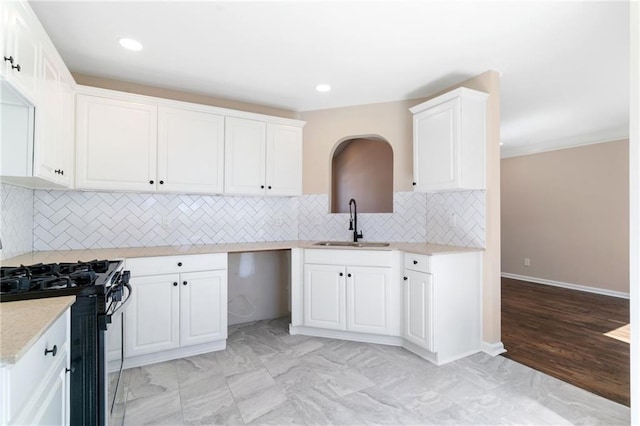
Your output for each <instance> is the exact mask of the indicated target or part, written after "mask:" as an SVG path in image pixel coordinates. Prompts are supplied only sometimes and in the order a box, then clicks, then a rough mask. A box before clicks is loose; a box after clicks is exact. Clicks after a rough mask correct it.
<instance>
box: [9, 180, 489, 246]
mask: <svg viewBox="0 0 640 426" xmlns="http://www.w3.org/2000/svg"><path fill="white" fill-rule="evenodd" d="M3 187H4V186H3ZM12 188H13V187H12ZM24 191H26V194H27V195H28V194H31V201H30V202H31V205H32V207H31V209H32V211H33V214H32V215H31V217H32V218H33V221H32V228H33V232H32V233H26V234H29V235H32V237H30V238H32V239H33V250H64V249H83V248H110V247H138V246H157V245H182V244H187V245H188V244H214V243H228V242H256V241H284V240H297V239H301V240H349V239H350V238H351V236H352V233H351V231H349V230H348V225H349V215H348V214H343V213H341V214H331V213H328V211H329V198H328V196H327V195H326V194H311V195H303V196H301V197H296V198H267V197H227V196H208V195H176V194H134V193H110V192H79V191H45V190H36V191H31V190H24ZM12 197H15V195H13V196H12ZM20 197H22V198H24V197H25V194H22V195H21V196H20ZM20 197H19V198H20ZM22 198H20V199H21V200H22ZM27 198H28V197H27ZM393 202H394V212H393V213H380V214H377V213H376V214H372V213H361V214H359V215H358V228H359V230H362V232H363V233H364V240H365V241H406V242H422V241H426V242H432V243H440V244H455V245H460V246H467V247H483V246H484V239H485V224H484V205H485V194H484V191H461V192H446V193H428V194H425V193H419V192H397V193H395V194H394V199H393ZM22 203H25V200H22ZM28 203H29V201H28V200H26V204H28ZM4 204H5V196H4V195H3V211H4ZM23 208H25V207H20V209H23ZM25 209H26V208H25ZM452 214H455V215H456V222H457V223H456V226H455V227H450V226H449V220H450V218H451V215H452ZM20 216H21V218H22V219H24V218H25V217H28V216H29V215H28V214H27V215H24V214H21V215H20ZM4 222H5V220H4V215H3V227H5V226H6V225H5V223H4ZM21 226H22V228H24V226H25V225H21ZM26 226H30V225H28V224H27V225H26ZM3 229H4V228H3ZM20 232H21V233H22V234H25V232H24V230H23V231H20ZM3 238H4V236H3ZM3 241H4V239H3ZM27 244H29V248H26V249H25V248H22V249H20V250H21V252H24V251H29V250H31V246H30V245H31V242H30V241H28V242H27ZM12 246H15V244H12ZM12 253H13V251H12ZM18 254H19V253H18ZM12 255H13V254H12ZM5 257H8V255H5Z"/></svg>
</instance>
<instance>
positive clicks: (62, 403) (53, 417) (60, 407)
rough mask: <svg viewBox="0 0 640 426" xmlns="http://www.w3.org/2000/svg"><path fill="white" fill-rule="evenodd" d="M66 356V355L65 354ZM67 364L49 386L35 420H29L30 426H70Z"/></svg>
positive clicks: (64, 364) (63, 365)
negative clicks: (31, 425) (32, 425)
mask: <svg viewBox="0 0 640 426" xmlns="http://www.w3.org/2000/svg"><path fill="white" fill-rule="evenodd" d="M65 355H66V354H65ZM66 367H67V363H66V362H64V363H63V364H62V367H61V368H60V370H59V371H58V374H57V375H56V376H55V379H54V381H52V382H50V383H49V384H47V389H45V395H44V397H43V399H42V401H41V403H40V404H39V405H38V407H37V411H36V413H35V416H34V418H33V419H31V420H29V424H34V425H68V424H69V395H68V388H69V385H68V378H69V375H68V373H67V372H66Z"/></svg>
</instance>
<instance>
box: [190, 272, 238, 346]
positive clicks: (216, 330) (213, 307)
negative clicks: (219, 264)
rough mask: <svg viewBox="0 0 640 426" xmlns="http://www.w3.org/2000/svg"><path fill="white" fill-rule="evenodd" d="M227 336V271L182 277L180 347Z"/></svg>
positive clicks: (192, 273)
mask: <svg viewBox="0 0 640 426" xmlns="http://www.w3.org/2000/svg"><path fill="white" fill-rule="evenodd" d="M226 337H227V271H226V270H219V271H205V272H190V273H184V274H180V346H188V345H196V344H200V343H209V342H213V341H215V340H220V339H226Z"/></svg>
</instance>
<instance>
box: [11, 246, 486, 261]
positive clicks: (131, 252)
mask: <svg viewBox="0 0 640 426" xmlns="http://www.w3.org/2000/svg"><path fill="white" fill-rule="evenodd" d="M316 242H317V241H269V242H259V243H228V244H201V245H184V246H156V247H127V248H106V249H86V250H52V251H38V252H31V253H25V254H23V255H20V256H15V257H12V258H9V259H5V260H3V261H2V262H1V263H2V264H3V265H9V266H14V265H15V266H17V265H21V264H22V265H29V264H33V263H40V262H42V263H50V262H77V261H81V260H82V261H87V260H92V259H109V260H114V259H126V258H134V257H153V256H174V255H180V254H205V253H238V252H248V251H271V250H289V249H291V248H307V249H310V248H313V249H326V250H336V249H338V250H377V251H380V250H382V251H388V250H400V251H404V252H408V253H415V254H425V255H438V254H452V253H464V252H473V251H484V249H481V248H470V247H458V246H448V245H442V244H427V243H402V242H395V243H390V244H389V246H388V247H357V248H354V247H326V246H316V245H314V244H315V243H316Z"/></svg>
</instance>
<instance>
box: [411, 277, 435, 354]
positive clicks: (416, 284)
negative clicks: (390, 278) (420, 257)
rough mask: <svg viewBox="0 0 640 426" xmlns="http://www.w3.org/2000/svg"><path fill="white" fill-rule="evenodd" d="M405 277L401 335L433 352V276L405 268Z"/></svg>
mask: <svg viewBox="0 0 640 426" xmlns="http://www.w3.org/2000/svg"><path fill="white" fill-rule="evenodd" d="M405 277H406V279H405V280H404V283H405V287H404V333H403V337H404V338H405V339H407V340H408V341H410V342H412V343H415V344H416V345H418V346H420V347H423V348H425V349H427V350H429V351H431V352H434V351H435V350H434V345H433V277H432V275H431V274H426V273H424V272H417V271H412V270H405Z"/></svg>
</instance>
